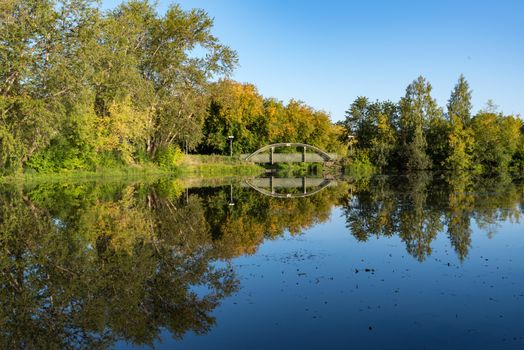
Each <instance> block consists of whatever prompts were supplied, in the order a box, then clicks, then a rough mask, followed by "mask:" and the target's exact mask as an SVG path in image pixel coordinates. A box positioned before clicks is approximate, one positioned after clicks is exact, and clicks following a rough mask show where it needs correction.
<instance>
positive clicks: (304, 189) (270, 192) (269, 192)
mask: <svg viewBox="0 0 524 350" xmlns="http://www.w3.org/2000/svg"><path fill="white" fill-rule="evenodd" d="M268 180H269V181H270V182H269V184H270V185H269V188H270V189H269V190H267V189H265V188H263V187H260V186H257V184H254V183H253V180H246V184H247V185H248V186H249V187H251V188H252V189H254V190H255V191H257V192H259V193H262V194H263V195H266V196H269V197H274V198H302V197H308V196H312V195H314V194H316V193H318V192H320V191H322V190H323V189H325V188H326V187H328V186H330V185H331V184H333V181H331V180H329V179H322V181H321V182H320V183H319V184H318V185H316V186H315V187H316V189H315V190H313V191H311V192H308V191H307V186H306V181H307V179H306V178H305V177H304V178H301V179H292V180H301V181H302V193H277V192H275V191H274V187H273V181H274V180H275V179H274V178H268ZM288 180H289V179H288ZM277 186H278V185H277ZM293 188H299V186H295V187H293Z"/></svg>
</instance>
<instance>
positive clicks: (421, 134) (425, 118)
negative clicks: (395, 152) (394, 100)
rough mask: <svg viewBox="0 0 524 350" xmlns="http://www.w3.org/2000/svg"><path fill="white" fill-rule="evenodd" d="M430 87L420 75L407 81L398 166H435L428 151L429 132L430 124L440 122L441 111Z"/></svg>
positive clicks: (403, 101)
mask: <svg viewBox="0 0 524 350" xmlns="http://www.w3.org/2000/svg"><path fill="white" fill-rule="evenodd" d="M431 89H432V87H431V84H430V83H429V82H427V81H426V79H425V78H424V77H422V76H420V77H418V78H417V79H416V80H414V81H413V82H412V83H411V84H409V85H408V87H407V88H406V94H405V96H404V97H402V98H401V100H400V120H399V129H400V130H399V132H400V135H399V137H400V140H399V141H400V145H399V147H400V156H401V158H400V163H401V164H399V166H400V167H402V168H406V169H429V168H430V167H431V166H432V164H431V159H430V157H429V156H428V154H427V151H428V141H427V134H428V130H429V129H430V126H432V125H433V126H434V125H435V124H437V123H438V124H440V122H438V120H439V119H440V118H441V117H442V111H441V109H440V108H439V107H438V105H437V103H436V101H435V100H434V99H433V98H432V97H431ZM432 147H433V145H431V146H430V148H432ZM435 153H436V152H435Z"/></svg>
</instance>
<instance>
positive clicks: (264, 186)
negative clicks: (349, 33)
mask: <svg viewBox="0 0 524 350" xmlns="http://www.w3.org/2000/svg"><path fill="white" fill-rule="evenodd" d="M245 184H246V185H247V186H249V187H251V188H252V189H254V190H255V191H257V192H259V193H262V194H263V195H265V196H269V197H275V198H302V197H307V196H312V195H315V194H317V193H318V192H320V191H322V190H323V189H325V188H326V187H328V186H334V185H336V184H337V183H336V181H335V180H334V179H330V178H321V177H309V178H308V177H307V176H302V177H296V178H290V177H285V178H281V177H273V176H270V177H259V178H255V179H248V180H246V181H245Z"/></svg>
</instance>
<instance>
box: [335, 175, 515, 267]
mask: <svg viewBox="0 0 524 350" xmlns="http://www.w3.org/2000/svg"><path fill="white" fill-rule="evenodd" d="M522 199H523V197H522V186H521V185H519V184H516V183H513V182H512V181H511V179H510V178H508V177H498V178H489V179H483V178H480V179H473V178H472V177H469V176H465V175H457V174H448V175H434V174H431V173H418V174H415V175H410V176H395V177H387V176H377V177H374V178H373V179H372V180H371V181H369V182H367V183H364V184H361V185H360V186H359V187H358V188H357V189H356V190H355V191H354V192H353V196H351V197H350V198H349V200H348V202H347V204H346V205H345V206H344V214H345V217H346V222H347V227H348V228H349V230H350V232H351V233H352V234H353V235H354V236H355V237H356V238H357V239H358V240H359V241H367V240H368V239H369V237H370V236H393V235H398V236H399V237H400V238H401V239H402V241H404V242H405V244H406V250H407V252H409V254H411V255H412V256H414V257H415V258H417V259H418V260H419V261H423V260H424V259H426V258H427V256H429V255H430V254H431V243H432V241H434V240H435V238H436V237H437V235H438V234H439V233H441V232H445V233H447V235H448V237H449V240H450V242H451V245H452V246H453V247H454V249H455V251H456V253H457V255H458V257H459V259H460V260H464V258H465V257H466V256H467V254H468V250H469V248H470V246H471V230H472V224H473V223H474V224H476V225H478V226H479V227H480V228H482V229H485V230H486V231H487V232H488V235H493V234H494V233H495V232H496V224H497V222H504V221H512V222H519V220H520V218H521V215H522V208H523V205H522V204H523V203H524V202H523V200H522Z"/></svg>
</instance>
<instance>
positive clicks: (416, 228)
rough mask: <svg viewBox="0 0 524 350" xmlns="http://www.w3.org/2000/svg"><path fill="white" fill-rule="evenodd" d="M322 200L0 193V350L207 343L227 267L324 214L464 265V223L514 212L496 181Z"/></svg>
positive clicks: (340, 187) (206, 189)
mask: <svg viewBox="0 0 524 350" xmlns="http://www.w3.org/2000/svg"><path fill="white" fill-rule="evenodd" d="M301 185H302V187H298V189H296V190H295V191H296V192H298V193H300V192H301V191H302V192H303V189H304V188H305V186H304V185H303V183H302V184H301ZM322 188H323V190H322V191H318V192H317V193H315V194H314V195H311V196H306V197H302V198H296V199H292V200H283V199H281V198H273V197H271V196H264V195H261V194H260V193H259V192H257V191H254V190H253V189H252V188H250V187H249V186H245V185H244V182H236V181H232V182H226V184H221V185H220V186H215V185H213V184H197V185H195V184H192V183H181V182H180V181H179V180H173V179H162V180H159V181H156V182H153V183H80V184H40V185H35V186H31V187H21V186H15V185H3V186H2V187H1V189H0V252H1V258H0V259H1V260H0V264H1V266H0V272H1V277H0V283H1V284H0V303H1V305H2V307H1V309H0V319H1V329H2V332H1V333H0V346H1V347H2V348H9V349H16V348H108V347H112V346H113V345H114V344H115V342H117V341H119V340H125V341H127V342H130V343H133V344H152V343H153V342H154V341H155V340H156V339H158V338H159V337H160V334H161V331H162V330H164V329H165V330H168V331H169V333H170V334H171V335H172V336H173V337H175V338H178V339H180V338H182V337H184V335H185V334H186V333H187V332H189V331H191V332H193V333H196V334H205V333H206V332H208V331H209V330H210V329H212V327H213V326H214V324H215V318H214V316H213V310H214V309H215V308H217V307H218V306H219V305H220V302H221V300H223V298H225V297H227V296H230V295H232V294H234V293H235V292H236V291H237V290H238V288H239V280H238V278H237V276H236V274H235V270H234V268H233V267H232V265H231V264H230V261H231V259H233V258H235V257H237V256H240V255H244V254H253V253H254V252H256V250H257V249H258V248H259V247H260V246H261V244H262V243H263V242H264V241H265V240H268V239H275V238H278V237H280V236H282V235H283V234H284V233H286V232H289V233H291V234H299V233H301V232H303V231H304V230H307V229H308V228H311V227H313V226H315V225H317V224H320V223H322V222H324V221H326V220H327V219H329V217H330V214H331V212H332V209H333V207H334V206H339V207H342V209H343V213H344V218H343V219H344V220H345V221H346V223H347V228H348V234H351V235H353V236H355V237H356V238H357V239H358V240H359V241H366V240H368V239H369V238H370V237H372V236H378V237H380V236H392V235H398V236H399V237H400V238H401V239H402V241H403V242H404V243H405V245H406V250H407V251H408V252H409V253H410V254H411V255H412V256H414V257H415V258H416V259H418V260H420V261H424V259H426V258H427V257H428V256H429V255H430V254H431V252H432V250H431V243H432V242H433V241H434V240H435V238H436V237H437V235H439V234H441V233H446V234H447V235H448V237H449V241H450V242H451V244H452V245H453V247H454V249H455V251H456V253H457V255H458V257H459V258H460V259H465V257H466V256H467V254H468V250H469V248H470V246H471V230H472V225H473V224H476V225H478V226H479V227H481V228H483V229H484V230H486V232H487V233H488V235H493V234H495V233H496V225H497V223H498V222H502V221H508V220H511V221H518V220H520V217H521V214H522V210H523V208H524V206H523V204H524V202H523V196H522V194H523V191H522V189H523V188H522V186H521V185H519V184H515V183H513V182H511V180H510V179H508V178H498V179H472V178H469V177H463V176H462V177H461V176H436V175H432V174H422V173H421V174H417V175H416V176H397V177H385V176H379V177H375V178H373V179H370V180H369V181H364V182H361V183H356V184H355V183H354V184H349V183H347V182H344V181H338V182H337V183H336V184H335V185H330V186H325V187H322ZM288 190H289V189H288ZM275 192H276V191H275ZM306 192H307V191H306Z"/></svg>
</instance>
